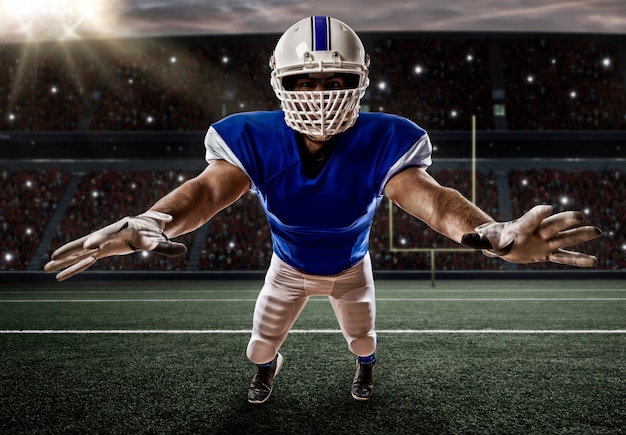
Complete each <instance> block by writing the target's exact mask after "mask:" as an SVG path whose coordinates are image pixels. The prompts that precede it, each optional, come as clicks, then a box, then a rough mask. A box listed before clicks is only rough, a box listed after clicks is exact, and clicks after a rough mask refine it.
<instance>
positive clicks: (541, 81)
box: [502, 39, 626, 130]
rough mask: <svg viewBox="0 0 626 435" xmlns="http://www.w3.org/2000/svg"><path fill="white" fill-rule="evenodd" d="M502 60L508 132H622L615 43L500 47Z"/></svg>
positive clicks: (623, 93) (625, 102)
mask: <svg viewBox="0 0 626 435" xmlns="http://www.w3.org/2000/svg"><path fill="white" fill-rule="evenodd" d="M502 57H503V68H504V77H505V88H506V89H505V92H506V93H505V95H506V100H505V101H506V111H507V119H508V127H509V129H511V130H620V129H624V128H626V88H625V86H624V79H623V77H622V74H623V73H620V70H619V61H618V55H617V47H616V45H615V44H612V43H609V42H606V41H593V40H576V41H568V40H560V39H559V40H544V39H540V40H537V39H528V40H525V39H522V40H515V41H507V42H506V43H504V44H502Z"/></svg>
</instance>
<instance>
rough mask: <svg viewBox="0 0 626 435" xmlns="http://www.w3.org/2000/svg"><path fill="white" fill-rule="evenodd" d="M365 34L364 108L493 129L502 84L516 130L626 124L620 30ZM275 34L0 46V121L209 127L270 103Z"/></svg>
mask: <svg viewBox="0 0 626 435" xmlns="http://www.w3.org/2000/svg"><path fill="white" fill-rule="evenodd" d="M367 40H368V41H370V42H369V44H370V45H368V47H367V49H368V50H369V51H370V54H371V57H372V62H371V63H372V68H371V76H370V78H371V86H370V88H369V91H368V93H367V95H366V96H365V98H364V100H363V107H364V109H366V110H371V111H380V110H383V111H387V112H392V113H397V114H400V115H403V116H406V117H408V118H410V119H413V120H415V121H416V122H417V123H419V124H420V125H422V126H424V127H425V128H427V129H429V130H468V129H469V128H470V125H471V117H472V115H474V116H475V117H476V125H477V129H479V130H493V129H495V128H496V123H495V116H496V115H495V114H494V95H497V96H498V97H497V98H498V99H500V98H502V104H503V107H502V108H501V109H500V110H501V112H502V113H503V116H504V117H505V118H506V124H505V125H507V126H508V128H509V129H511V130H536V131H541V130H620V129H624V128H625V127H626V109H625V107H626V85H625V83H626V79H625V78H624V74H625V71H624V70H623V69H624V68H623V65H622V62H620V55H621V56H624V55H623V54H621V51H620V50H622V51H623V48H621V47H623V43H622V42H621V41H620V39H619V38H608V37H605V38H601V39H599V38H597V37H593V36H589V37H587V38H584V37H581V36H578V37H577V38H575V39H568V37H567V35H564V36H562V37H558V36H555V35H551V36H550V37H545V36H528V37H527V38H521V37H519V35H518V36H517V37H516V38H514V39H512V38H507V37H506V35H504V36H501V37H499V38H497V39H494V37H493V35H484V36H481V35H471V37H468V36H459V37H456V38H453V37H450V36H447V37H445V38H442V37H438V36H437V35H431V34H414V35H410V34H409V35H407V34H403V35H391V36H390V35H385V34H380V35H378V34H376V35H368V36H367ZM274 43H275V41H274V39H272V38H265V39H264V40H259V41H255V42H250V41H249V40H247V41H245V42H242V41H241V40H234V39H233V40H229V39H228V38H221V39H216V40H210V41H209V40H207V39H205V38H186V39H169V40H168V39H159V38H154V39H148V40H138V41H137V40H120V41H92V42H84V43H82V44H81V43H74V44H67V45H65V46H62V47H60V46H57V45H50V46H49V45H41V46H38V45H35V46H34V47H33V46H19V45H18V46H10V47H9V48H5V49H2V50H0V90H2V92H0V131H78V130H82V131H87V130H90V131H189V130H205V129H206V128H207V126H208V125H209V124H210V123H211V122H214V121H216V120H218V119H219V118H221V117H223V116H224V115H227V114H229V113H233V112H238V111H244V110H246V111H247V110H273V109H276V108H278V104H277V100H276V98H275V97H274V95H273V92H272V90H271V88H270V86H269V83H268V81H269V67H268V58H269V55H270V54H271V50H272V47H273V45H274ZM494 47H495V48H496V49H494ZM494 53H501V59H500V57H499V56H496V55H495V54H494ZM500 81H502V82H503V84H502V85H499V84H498V83H499V82H500ZM500 86H502V87H503V89H499V87H500Z"/></svg>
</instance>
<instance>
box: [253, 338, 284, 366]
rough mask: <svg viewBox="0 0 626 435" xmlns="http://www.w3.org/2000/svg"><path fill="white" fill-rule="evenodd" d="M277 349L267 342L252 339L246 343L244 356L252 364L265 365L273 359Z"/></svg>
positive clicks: (260, 339)
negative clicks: (246, 347)
mask: <svg viewBox="0 0 626 435" xmlns="http://www.w3.org/2000/svg"><path fill="white" fill-rule="evenodd" d="M276 352H278V349H277V348H276V346H274V345H273V344H272V343H270V342H269V341H265V340H263V339H262V338H253V339H252V340H250V343H248V349H247V351H246V355H247V356H248V359H249V360H250V361H252V362H253V363H254V364H265V363H266V362H269V361H271V360H273V359H274V357H275V356H276Z"/></svg>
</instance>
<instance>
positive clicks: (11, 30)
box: [0, 0, 120, 42]
mask: <svg viewBox="0 0 626 435" xmlns="http://www.w3.org/2000/svg"><path fill="white" fill-rule="evenodd" d="M119 1H120V0H0V37H2V38H3V40H10V41H20V42H24V41H25V42H31V41H45V40H56V41H62V40H69V39H81V38H93V37H101V36H105V35H107V34H108V33H110V31H111V29H112V26H111V24H113V23H114V21H115V16H116V13H115V11H116V10H117V8H116V4H117V3H119Z"/></svg>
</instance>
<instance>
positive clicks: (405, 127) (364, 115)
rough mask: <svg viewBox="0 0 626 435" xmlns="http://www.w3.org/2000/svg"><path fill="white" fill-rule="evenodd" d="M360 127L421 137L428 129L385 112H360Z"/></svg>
mask: <svg viewBox="0 0 626 435" xmlns="http://www.w3.org/2000/svg"><path fill="white" fill-rule="evenodd" d="M357 122H358V123H359V127H360V128H364V129H367V130H371V131H387V132H389V131H390V130H391V131H394V132H396V133H401V134H410V135H412V136H418V137H421V136H423V135H424V134H426V130H425V129H423V128H422V127H420V126H419V125H417V124H416V123H415V122H413V121H411V120H410V119H408V118H405V117H403V116H400V115H395V114H392V113H384V112H360V113H359V118H358V121H357Z"/></svg>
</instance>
